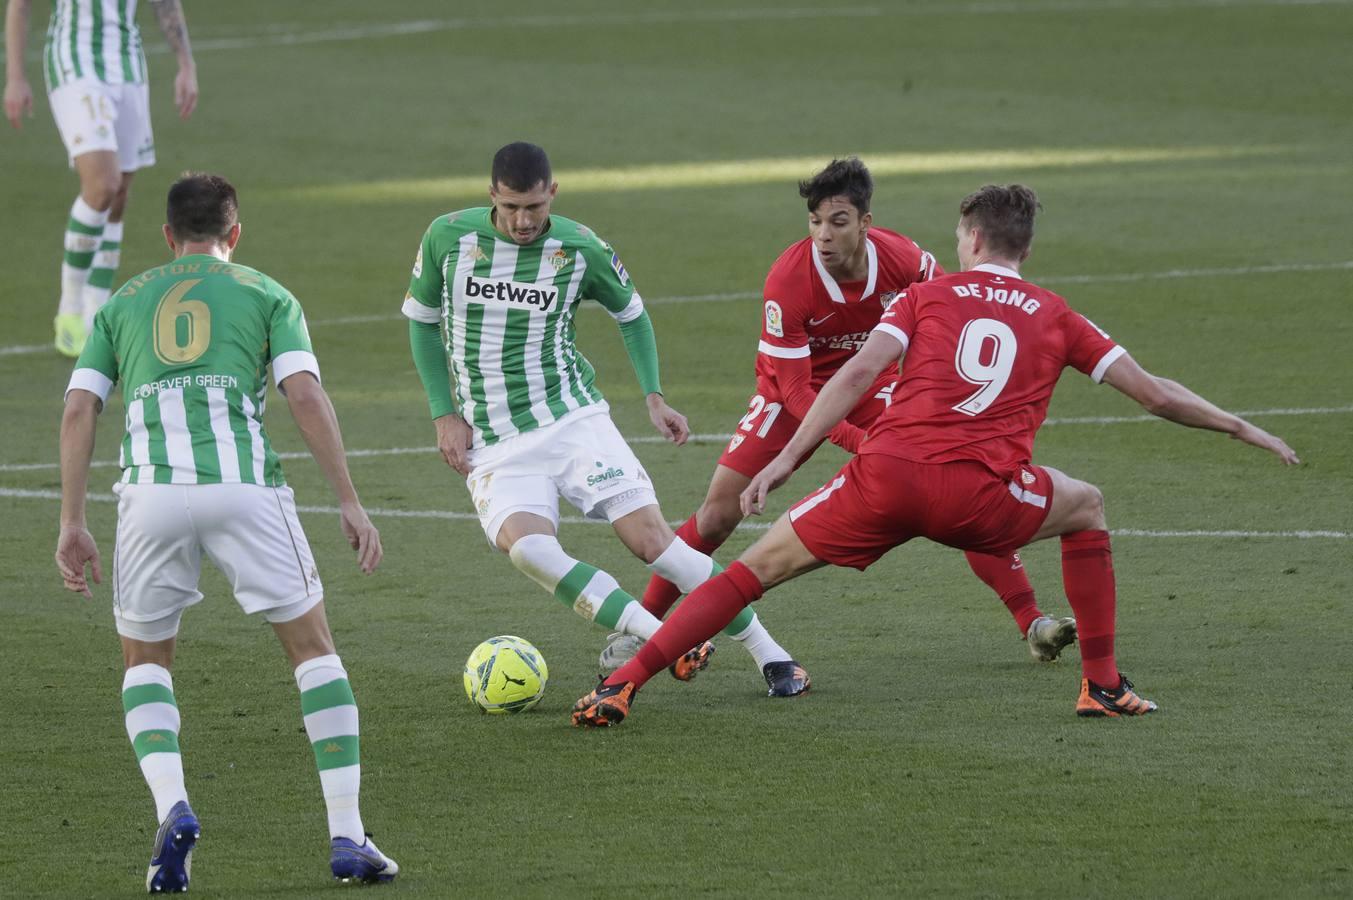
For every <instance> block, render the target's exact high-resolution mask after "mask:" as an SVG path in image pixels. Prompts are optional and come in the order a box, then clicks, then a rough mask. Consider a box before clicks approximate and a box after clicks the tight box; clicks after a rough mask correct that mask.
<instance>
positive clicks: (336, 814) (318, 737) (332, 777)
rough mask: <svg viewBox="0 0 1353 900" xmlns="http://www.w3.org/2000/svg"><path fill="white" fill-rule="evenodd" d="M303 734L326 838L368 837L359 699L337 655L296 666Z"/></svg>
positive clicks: (363, 838)
mask: <svg viewBox="0 0 1353 900" xmlns="http://www.w3.org/2000/svg"><path fill="white" fill-rule="evenodd" d="M296 687H298V688H300V690H301V713H302V714H303V715H304V716H305V733H306V734H307V735H308V736H309V737H310V744H311V746H312V747H314V750H315V764H316V766H318V767H319V780H320V785H321V786H322V787H323V788H324V805H325V806H326V807H327V808H328V811H329V837H331V838H335V837H345V838H350V839H352V840H353V841H355V842H357V844H359V845H360V844H362V843H364V842H365V841H366V829H364V828H363V827H362V814H361V811H360V810H359V808H358V804H357V795H358V793H359V792H360V791H361V787H362V764H361V759H360V754H359V748H360V744H359V738H358V729H357V701H356V700H354V699H353V696H352V687H351V686H350V685H349V684H348V673H347V671H346V670H344V668H343V662H342V660H340V659H339V658H338V656H337V655H335V654H330V655H328V656H317V657H315V658H314V659H307V660H306V661H305V662H303V663H301V664H300V665H299V666H297V667H296Z"/></svg>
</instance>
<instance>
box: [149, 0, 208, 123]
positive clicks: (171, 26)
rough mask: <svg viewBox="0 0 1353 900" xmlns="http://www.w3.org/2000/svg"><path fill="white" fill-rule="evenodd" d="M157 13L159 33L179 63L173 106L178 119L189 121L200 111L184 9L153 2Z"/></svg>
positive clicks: (175, 0)
mask: <svg viewBox="0 0 1353 900" xmlns="http://www.w3.org/2000/svg"><path fill="white" fill-rule="evenodd" d="M150 5H151V6H152V7H154V9H155V19H156V20H157V21H158V22H159V23H160V31H162V32H164V39H165V40H166V41H168V42H169V49H170V50H171V51H172V52H173V54H174V57H175V58H176V59H177V60H178V63H179V72H178V75H176V76H175V77H174V106H176V107H177V108H178V111H179V117H180V118H183V119H186V118H188V117H189V116H191V115H192V114H193V110H194V109H196V108H197V63H196V62H195V61H194V60H193V48H192V45H191V44H190V43H189V42H188V20H187V19H185V18H184V16H183V6H182V4H180V3H179V0H151V2H150Z"/></svg>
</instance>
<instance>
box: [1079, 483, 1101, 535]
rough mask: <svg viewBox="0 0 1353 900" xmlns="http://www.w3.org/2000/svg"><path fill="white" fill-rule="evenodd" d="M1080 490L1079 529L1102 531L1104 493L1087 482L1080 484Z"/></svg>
mask: <svg viewBox="0 0 1353 900" xmlns="http://www.w3.org/2000/svg"><path fill="white" fill-rule="evenodd" d="M1080 490H1081V498H1080V504H1079V505H1080V516H1079V519H1080V523H1079V524H1080V527H1081V528H1082V529H1090V530H1102V529H1103V528H1104V527H1105V519H1104V492H1103V491H1101V490H1100V489H1099V488H1097V487H1095V486H1094V485H1093V484H1089V483H1087V482H1081V488H1080Z"/></svg>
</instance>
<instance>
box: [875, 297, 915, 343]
mask: <svg viewBox="0 0 1353 900" xmlns="http://www.w3.org/2000/svg"><path fill="white" fill-rule="evenodd" d="M916 302H917V291H916V290H914V289H909V290H906V291H903V292H902V294H901V295H900V296H899V297H897V299H895V300H894V301H893V302H892V303H890V304H889V305H888V308H887V309H885V310H884V311H883V317H882V318H880V319H879V323H878V324H877V325H875V326H874V331H875V332H881V333H883V334H886V335H888V336H889V337H892V338H896V339H897V341H898V342H899V343H900V344H901V345H902V352H903V353H905V352H907V347H909V346H910V345H911V335H912V332H913V331H915V330H916Z"/></svg>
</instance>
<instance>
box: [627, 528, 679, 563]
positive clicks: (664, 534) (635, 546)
mask: <svg viewBox="0 0 1353 900" xmlns="http://www.w3.org/2000/svg"><path fill="white" fill-rule="evenodd" d="M673 537H674V536H673V534H672V530H671V528H670V527H667V525H666V523H662V524H661V526H659V525H653V526H651V527H648V528H645V529H643V530H642V531H641V532H639V533H638V534H632V535H630V538H629V542H628V544H629V548H630V552H632V553H633V554H634V555H635V556H637V557H639V558H640V559H642V560H643V561H644V564H645V565H652V564H653V563H654V562H656V561H657V559H658V557H659V556H662V554H663V551H665V550H666V549H667V548H668V547H670V546H671V545H672V539H673Z"/></svg>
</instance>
